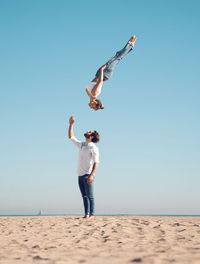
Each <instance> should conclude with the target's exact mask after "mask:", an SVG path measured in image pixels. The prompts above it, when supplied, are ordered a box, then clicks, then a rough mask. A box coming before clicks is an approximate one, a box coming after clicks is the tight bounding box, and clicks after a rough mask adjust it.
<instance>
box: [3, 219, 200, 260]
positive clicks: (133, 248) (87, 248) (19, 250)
mask: <svg viewBox="0 0 200 264" xmlns="http://www.w3.org/2000/svg"><path fill="white" fill-rule="evenodd" d="M0 263H1V264H8V263H9V264H10V263H12V264H15V263H16V264H18V263H49V264H54V263H55V264H64V263H65V264H66V263H69V264H75V263H88V264H97V263H98V264H108V263H109V264H126V263H148V264H151V263H153V264H154V263H155V264H158V263H159V264H161V263H162V264H165V263H181V264H193V263H194V264H199V263H200V217H169V216H95V217H93V218H91V219H83V218H82V217H79V216H32V217H30V216H27V217H0Z"/></svg>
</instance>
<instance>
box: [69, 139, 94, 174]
mask: <svg viewBox="0 0 200 264" xmlns="http://www.w3.org/2000/svg"><path fill="white" fill-rule="evenodd" d="M70 139H71V141H72V143H73V144H74V145H75V146H77V147H78V148H79V157H78V175H79V176H83V175H85V174H90V173H91V171H92V168H93V165H94V162H97V163H99V149H98V148H97V146H96V145H95V144H94V143H93V142H90V143H88V144H86V143H85V142H81V141H79V140H78V139H76V138H75V137H74V136H73V137H71V138H70Z"/></svg>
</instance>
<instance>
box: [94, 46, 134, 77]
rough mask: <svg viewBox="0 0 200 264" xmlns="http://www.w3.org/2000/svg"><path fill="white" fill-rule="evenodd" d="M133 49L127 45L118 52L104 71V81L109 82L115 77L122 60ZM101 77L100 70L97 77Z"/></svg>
mask: <svg viewBox="0 0 200 264" xmlns="http://www.w3.org/2000/svg"><path fill="white" fill-rule="evenodd" d="M132 49H133V47H132V46H131V45H130V44H129V43H127V44H126V46H125V47H124V48H123V49H121V50H120V51H118V52H117V53H116V54H115V55H114V56H113V57H112V58H111V59H110V60H109V61H108V62H107V64H108V67H107V68H106V69H105V70H104V75H103V80H104V81H107V80H109V79H110V78H111V77H112V75H113V70H114V68H115V66H116V65H117V64H118V63H119V62H120V60H121V59H123V58H124V57H125V56H126V55H127V54H128V53H129V52H130V51H131V50H132ZM99 75H100V69H99V70H98V71H97V73H96V77H99Z"/></svg>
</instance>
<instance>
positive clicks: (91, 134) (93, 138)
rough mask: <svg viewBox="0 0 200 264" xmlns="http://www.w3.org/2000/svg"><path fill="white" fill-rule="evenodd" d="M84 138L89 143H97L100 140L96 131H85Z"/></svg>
mask: <svg viewBox="0 0 200 264" xmlns="http://www.w3.org/2000/svg"><path fill="white" fill-rule="evenodd" d="M84 136H85V138H86V140H87V141H89V142H94V143H97V142H99V140H100V136H99V133H98V132H97V131H96V130H90V131H87V132H86V133H85V134H84Z"/></svg>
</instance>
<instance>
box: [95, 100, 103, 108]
mask: <svg viewBox="0 0 200 264" xmlns="http://www.w3.org/2000/svg"><path fill="white" fill-rule="evenodd" d="M99 109H104V106H103V105H102V103H101V101H100V100H99V99H96V110H99Z"/></svg>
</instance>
